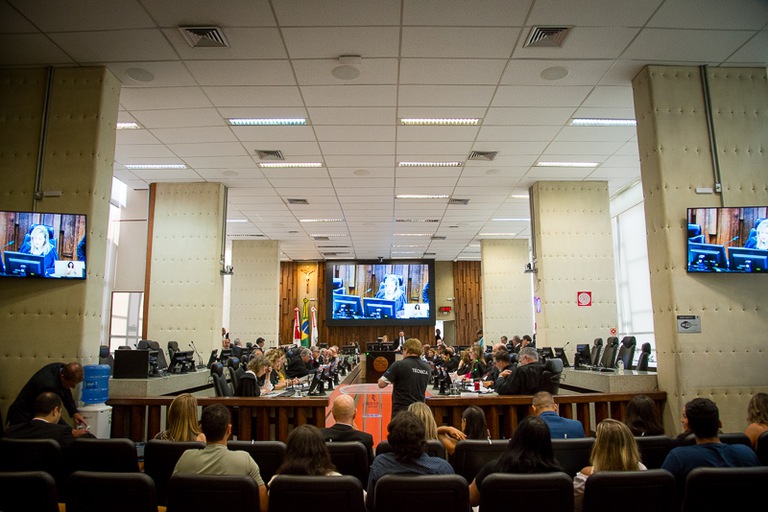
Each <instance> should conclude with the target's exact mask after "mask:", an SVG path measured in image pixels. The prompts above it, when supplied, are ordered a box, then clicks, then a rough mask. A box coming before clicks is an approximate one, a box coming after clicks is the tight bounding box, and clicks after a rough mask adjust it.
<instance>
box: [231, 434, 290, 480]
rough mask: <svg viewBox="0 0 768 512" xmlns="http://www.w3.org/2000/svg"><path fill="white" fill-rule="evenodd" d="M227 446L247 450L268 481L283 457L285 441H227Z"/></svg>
mask: <svg viewBox="0 0 768 512" xmlns="http://www.w3.org/2000/svg"><path fill="white" fill-rule="evenodd" d="M227 448H229V449H230V450H243V451H246V452H248V453H249V454H250V455H251V458H252V459H253V460H254V461H256V464H258V465H259V471H260V472H261V478H262V479H263V480H264V482H269V479H270V478H272V477H273V476H274V474H275V473H276V472H277V468H279V467H280V466H281V465H282V464H283V458H284V457H285V443H284V442H282V441H227Z"/></svg>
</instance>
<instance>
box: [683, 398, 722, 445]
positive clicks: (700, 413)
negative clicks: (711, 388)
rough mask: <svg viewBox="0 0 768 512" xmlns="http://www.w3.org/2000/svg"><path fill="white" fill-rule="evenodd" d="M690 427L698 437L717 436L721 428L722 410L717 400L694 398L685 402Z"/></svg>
mask: <svg viewBox="0 0 768 512" xmlns="http://www.w3.org/2000/svg"><path fill="white" fill-rule="evenodd" d="M685 416H686V418H687V419H688V428H690V429H691V432H693V434H694V435H695V436H696V437H697V438H702V439H706V438H713V437H717V431H718V429H719V428H720V411H719V410H718V409H717V405H715V402H713V401H712V400H710V399H708V398H694V399H693V400H691V401H690V402H688V403H687V404H685Z"/></svg>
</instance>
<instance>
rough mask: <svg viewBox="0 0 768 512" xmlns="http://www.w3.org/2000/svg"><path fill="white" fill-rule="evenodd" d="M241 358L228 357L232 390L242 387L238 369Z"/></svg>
mask: <svg viewBox="0 0 768 512" xmlns="http://www.w3.org/2000/svg"><path fill="white" fill-rule="evenodd" d="M240 366H241V365H240V358H238V357H230V358H229V359H227V373H229V380H230V382H232V390H233V391H236V390H237V389H238V387H240V375H241V374H239V373H238V369H239V368H240Z"/></svg>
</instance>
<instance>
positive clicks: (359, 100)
mask: <svg viewBox="0 0 768 512" xmlns="http://www.w3.org/2000/svg"><path fill="white" fill-rule="evenodd" d="M301 93H302V95H303V97H304V101H305V102H306V104H307V106H317V107H320V106H334V107H387V106H392V105H394V104H395V101H396V97H397V87H395V86H394V85H381V86H378V85H346V86H345V85H336V86H333V85H329V86H319V85H315V86H305V87H302V88H301Z"/></svg>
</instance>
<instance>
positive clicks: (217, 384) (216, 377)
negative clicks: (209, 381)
mask: <svg viewBox="0 0 768 512" xmlns="http://www.w3.org/2000/svg"><path fill="white" fill-rule="evenodd" d="M211 377H212V378H213V389H214V391H215V393H216V396H233V395H234V393H233V392H232V388H230V387H229V383H228V382H227V378H226V377H224V365H223V364H221V363H213V364H211Z"/></svg>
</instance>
